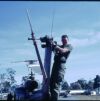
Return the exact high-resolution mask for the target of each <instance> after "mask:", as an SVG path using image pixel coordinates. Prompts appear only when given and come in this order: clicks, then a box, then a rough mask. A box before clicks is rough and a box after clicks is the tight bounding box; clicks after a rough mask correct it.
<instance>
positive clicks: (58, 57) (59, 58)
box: [54, 44, 72, 63]
mask: <svg viewBox="0 0 100 101" xmlns="http://www.w3.org/2000/svg"><path fill="white" fill-rule="evenodd" d="M60 47H61V48H67V49H68V50H69V51H67V52H65V53H60V52H59V51H56V52H55V56H54V61H55V62H57V63H58V62H59V63H66V60H67V58H68V56H69V54H70V52H71V51H72V46H71V44H67V45H61V46H60Z"/></svg>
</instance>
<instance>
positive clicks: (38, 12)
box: [0, 1, 100, 83]
mask: <svg viewBox="0 0 100 101" xmlns="http://www.w3.org/2000/svg"><path fill="white" fill-rule="evenodd" d="M25 9H28V10H29V13H30V16H31V21H32V26H33V30H34V32H35V36H36V37H37V38H39V37H40V36H44V35H46V34H48V35H50V34H51V33H50V32H51V22H52V12H53V9H55V17H54V27H53V37H54V39H55V40H56V41H58V43H60V37H61V35H62V34H68V36H69V39H70V43H71V44H72V46H73V51H72V53H71V54H70V57H69V59H68V61H67V64H66V67H67V71H66V75H65V80H67V81H68V82H69V83H70V82H74V81H76V80H77V79H80V78H84V79H86V80H89V79H93V78H94V77H95V75H97V74H100V2H68V1H66V2H64V1H63V2H61V1H59V2H53V1H47V2H46V1H41V2H40V1H33V2H32V1H23V2H22V1H4V2H3V1H0V64H2V65H1V66H0V72H3V71H4V70H5V68H7V67H11V68H13V69H15V70H16V71H17V72H16V78H17V79H18V80H19V79H20V78H21V76H22V75H26V74H27V68H26V65H25V63H19V64H10V62H11V61H21V60H27V59H36V58H37V57H36V55H35V50H34V47H33V45H32V42H31V41H28V40H27V38H28V37H29V36H30V33H31V32H30V27H29V23H28V21H27V17H26V11H25ZM38 45H39V50H40V52H41V53H42V54H41V57H42V60H43V58H44V50H43V49H41V47H40V42H38Z"/></svg>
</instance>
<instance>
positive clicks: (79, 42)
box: [70, 32, 100, 47]
mask: <svg viewBox="0 0 100 101" xmlns="http://www.w3.org/2000/svg"><path fill="white" fill-rule="evenodd" d="M87 34H88V33H87ZM88 35H90V37H87V38H80V39H79V38H71V41H70V43H72V44H73V46H74V47H80V46H89V45H94V44H97V43H98V42H100V32H98V33H89V34H88Z"/></svg>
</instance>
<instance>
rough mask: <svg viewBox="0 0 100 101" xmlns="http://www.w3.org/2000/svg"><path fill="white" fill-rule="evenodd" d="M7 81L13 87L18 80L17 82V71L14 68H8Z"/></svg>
mask: <svg viewBox="0 0 100 101" xmlns="http://www.w3.org/2000/svg"><path fill="white" fill-rule="evenodd" d="M6 71H7V81H8V82H9V83H10V85H11V86H12V85H13V84H14V83H15V82H16V80H15V73H16V71H15V70H14V69H12V68H7V70H6Z"/></svg>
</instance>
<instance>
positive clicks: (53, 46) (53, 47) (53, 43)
mask: <svg viewBox="0 0 100 101" xmlns="http://www.w3.org/2000/svg"><path fill="white" fill-rule="evenodd" d="M56 46H57V42H56V41H52V50H53V51H54V49H55V47H56Z"/></svg>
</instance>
